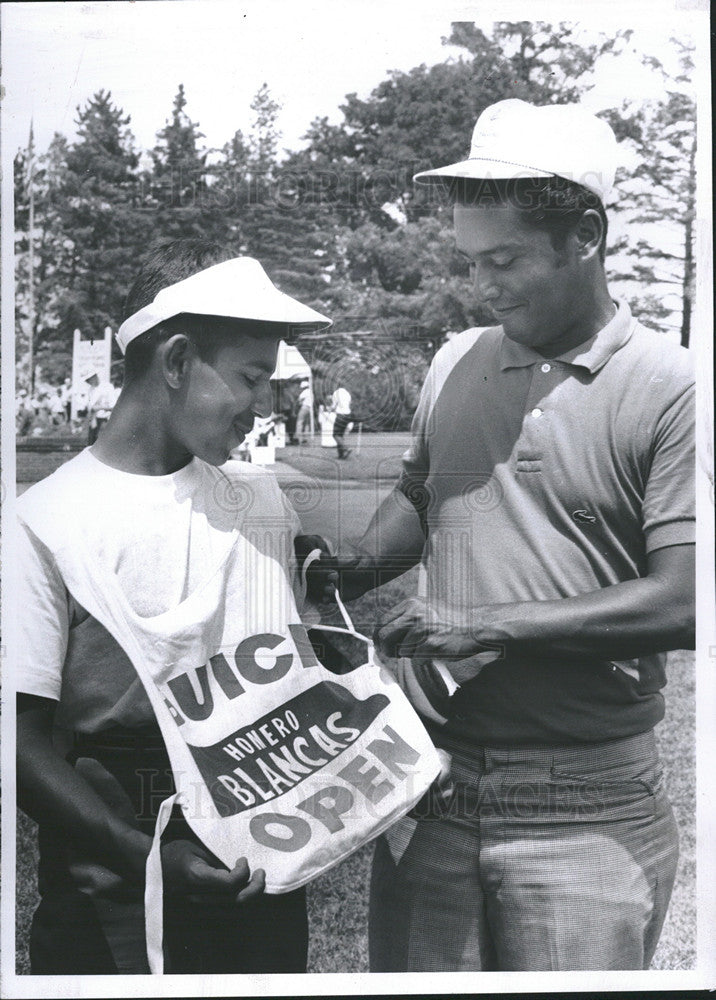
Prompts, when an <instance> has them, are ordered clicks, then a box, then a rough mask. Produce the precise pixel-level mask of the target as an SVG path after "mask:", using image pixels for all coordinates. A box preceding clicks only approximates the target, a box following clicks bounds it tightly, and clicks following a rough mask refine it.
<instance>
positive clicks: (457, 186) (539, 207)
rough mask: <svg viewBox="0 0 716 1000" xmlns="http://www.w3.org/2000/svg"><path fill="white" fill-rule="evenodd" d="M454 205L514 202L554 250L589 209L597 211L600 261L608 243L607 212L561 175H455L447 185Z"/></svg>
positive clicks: (592, 195) (593, 197) (595, 197)
mask: <svg viewBox="0 0 716 1000" xmlns="http://www.w3.org/2000/svg"><path fill="white" fill-rule="evenodd" d="M448 192H449V196H450V199H451V201H452V202H453V204H455V203H457V204H459V205H468V206H470V205H513V206H514V207H515V208H516V209H518V211H519V212H520V213H521V215H522V218H523V219H524V221H525V222H526V223H527V224H528V225H530V226H534V227H535V229H542V230H544V232H546V233H547V234H548V235H549V238H550V242H551V243H552V246H553V247H554V248H555V250H562V249H564V245H565V242H566V239H567V236H568V234H569V233H570V232H573V230H574V229H575V227H576V226H577V224H578V223H579V220H580V219H581V218H582V216H583V215H584V213H585V212H586V211H587V210H588V209H593V210H594V211H595V212H597V213H598V214H599V217H600V219H601V221H602V239H601V242H600V244H599V259H600V260H601V261H602V262H603V261H604V257H605V254H606V242H607V225H608V223H607V214H606V212H605V211H604V205H603V204H602V202H601V199H600V198H599V196H598V195H596V194H595V193H594V192H593V191H590V190H589V189H588V188H585V187H583V186H582V185H581V184H575V183H574V181H569V180H567V179H566V178H564V177H519V178H515V179H514V180H493V179H490V178H487V179H475V178H464V177H458V178H454V179H453V180H452V181H451V183H450V185H449V188H448Z"/></svg>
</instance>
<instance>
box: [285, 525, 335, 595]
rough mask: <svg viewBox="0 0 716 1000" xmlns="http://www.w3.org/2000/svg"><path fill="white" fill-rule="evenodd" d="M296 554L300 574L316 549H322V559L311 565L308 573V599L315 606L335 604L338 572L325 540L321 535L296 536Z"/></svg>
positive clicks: (294, 543)
mask: <svg viewBox="0 0 716 1000" xmlns="http://www.w3.org/2000/svg"><path fill="white" fill-rule="evenodd" d="M293 547H294V550H295V552H296V563H297V566H298V572H299V574H300V573H302V571H303V564H304V563H305V561H306V559H307V557H308V556H309V555H310V553H311V552H313V551H314V549H320V551H321V557H320V559H316V561H315V562H313V563H311V565H310V566H309V568H308V570H307V571H306V597H307V598H308V600H309V601H311V602H312V603H313V604H327V603H330V602H335V592H336V587H337V586H338V570H337V566H336V560H335V558H334V557H333V555H332V554H331V550H330V547H329V545H328V542H327V541H326V540H325V538H321V536H320V535H296V537H295V538H294V540H293Z"/></svg>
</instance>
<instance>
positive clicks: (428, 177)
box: [413, 159, 554, 184]
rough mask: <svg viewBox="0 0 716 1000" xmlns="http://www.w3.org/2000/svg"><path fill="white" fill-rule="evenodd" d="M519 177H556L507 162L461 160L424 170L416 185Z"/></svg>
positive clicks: (417, 176)
mask: <svg viewBox="0 0 716 1000" xmlns="http://www.w3.org/2000/svg"><path fill="white" fill-rule="evenodd" d="M517 177H554V174H552V173H549V172H548V171H546V170H537V169H536V168H535V167H527V166H525V165H524V164H523V163H508V162H506V161H505V160H483V159H473V160H460V162H459V163H450V164H448V166H447V167H437V168H436V169H435V170H422V171H421V172H420V173H419V174H415V175H414V177H413V181H414V182H415V183H416V184H431V183H434V182H436V181H437V182H443V183H444V182H446V181H450V180H457V179H466V180H494V181H497V180H513V179H514V178H517Z"/></svg>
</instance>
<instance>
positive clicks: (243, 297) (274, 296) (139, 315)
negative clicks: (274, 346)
mask: <svg viewBox="0 0 716 1000" xmlns="http://www.w3.org/2000/svg"><path fill="white" fill-rule="evenodd" d="M180 313H193V314H194V315H200V316H219V317H226V318H230V319H244V320H255V321H256V322H259V323H277V324H281V325H282V326H286V327H291V328H294V327H295V328H298V329H297V331H296V332H299V331H300V332H303V331H304V330H309V329H310V330H320V329H323V328H324V327H327V326H330V325H331V322H332V321H331V320H330V319H328V318H327V317H326V316H322V315H321V314H320V313H318V312H316V311H315V310H314V309H311V308H310V307H309V306H305V305H304V304H303V303H302V302H298V301H297V300H296V299H293V298H291V296H290V295H286V294H284V292H280V291H279V290H278V288H276V286H275V285H274V284H273V282H272V281H271V279H270V278H269V276H268V275H267V274H266V272H265V271H264V269H263V268H262V267H261V265H260V264H259V262H258V261H257V260H254V258H253V257H234V258H233V259H232V260H225V261H223V262H222V263H221V264H213V265H212V266H211V267H207V268H206V269H205V270H203V271H199V272H197V273H196V274H192V275H191V277H189V278H184V280H183V281H178V282H177V283H176V284H175V285H168V286H167V287H166V288H163V289H162V290H161V291H160V292H158V293H157V295H156V297H155V299H154V301H153V302H151V303H150V304H149V305H147V306H144V308H143V309H140V310H139V311H138V312H136V313H133V315H131V316H130V317H129V318H128V319H126V320H125V321H124V323H122V325H121V326H120V328H119V330H118V331H117V343H118V344H119V346H120V348H121V350H122V353H124V352H125V351H126V349H127V344H129V343H130V342H131V341H132V340H134V338H135V337H138V336H139V335H140V334H141V333H144V332H145V331H146V330H151V328H152V327H153V326H156V325H157V323H162V322H163V321H164V320H167V319H171V317H172V316H178V315H179V314H180Z"/></svg>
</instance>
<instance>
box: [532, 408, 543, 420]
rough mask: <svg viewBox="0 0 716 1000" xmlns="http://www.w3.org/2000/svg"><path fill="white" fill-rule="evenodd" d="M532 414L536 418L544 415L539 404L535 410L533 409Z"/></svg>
mask: <svg viewBox="0 0 716 1000" xmlns="http://www.w3.org/2000/svg"><path fill="white" fill-rule="evenodd" d="M532 416H533V417H534V418H535V419H537V417H541V416H542V411H541V410H540V408H539V406H535V408H534V410H533V411H532Z"/></svg>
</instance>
